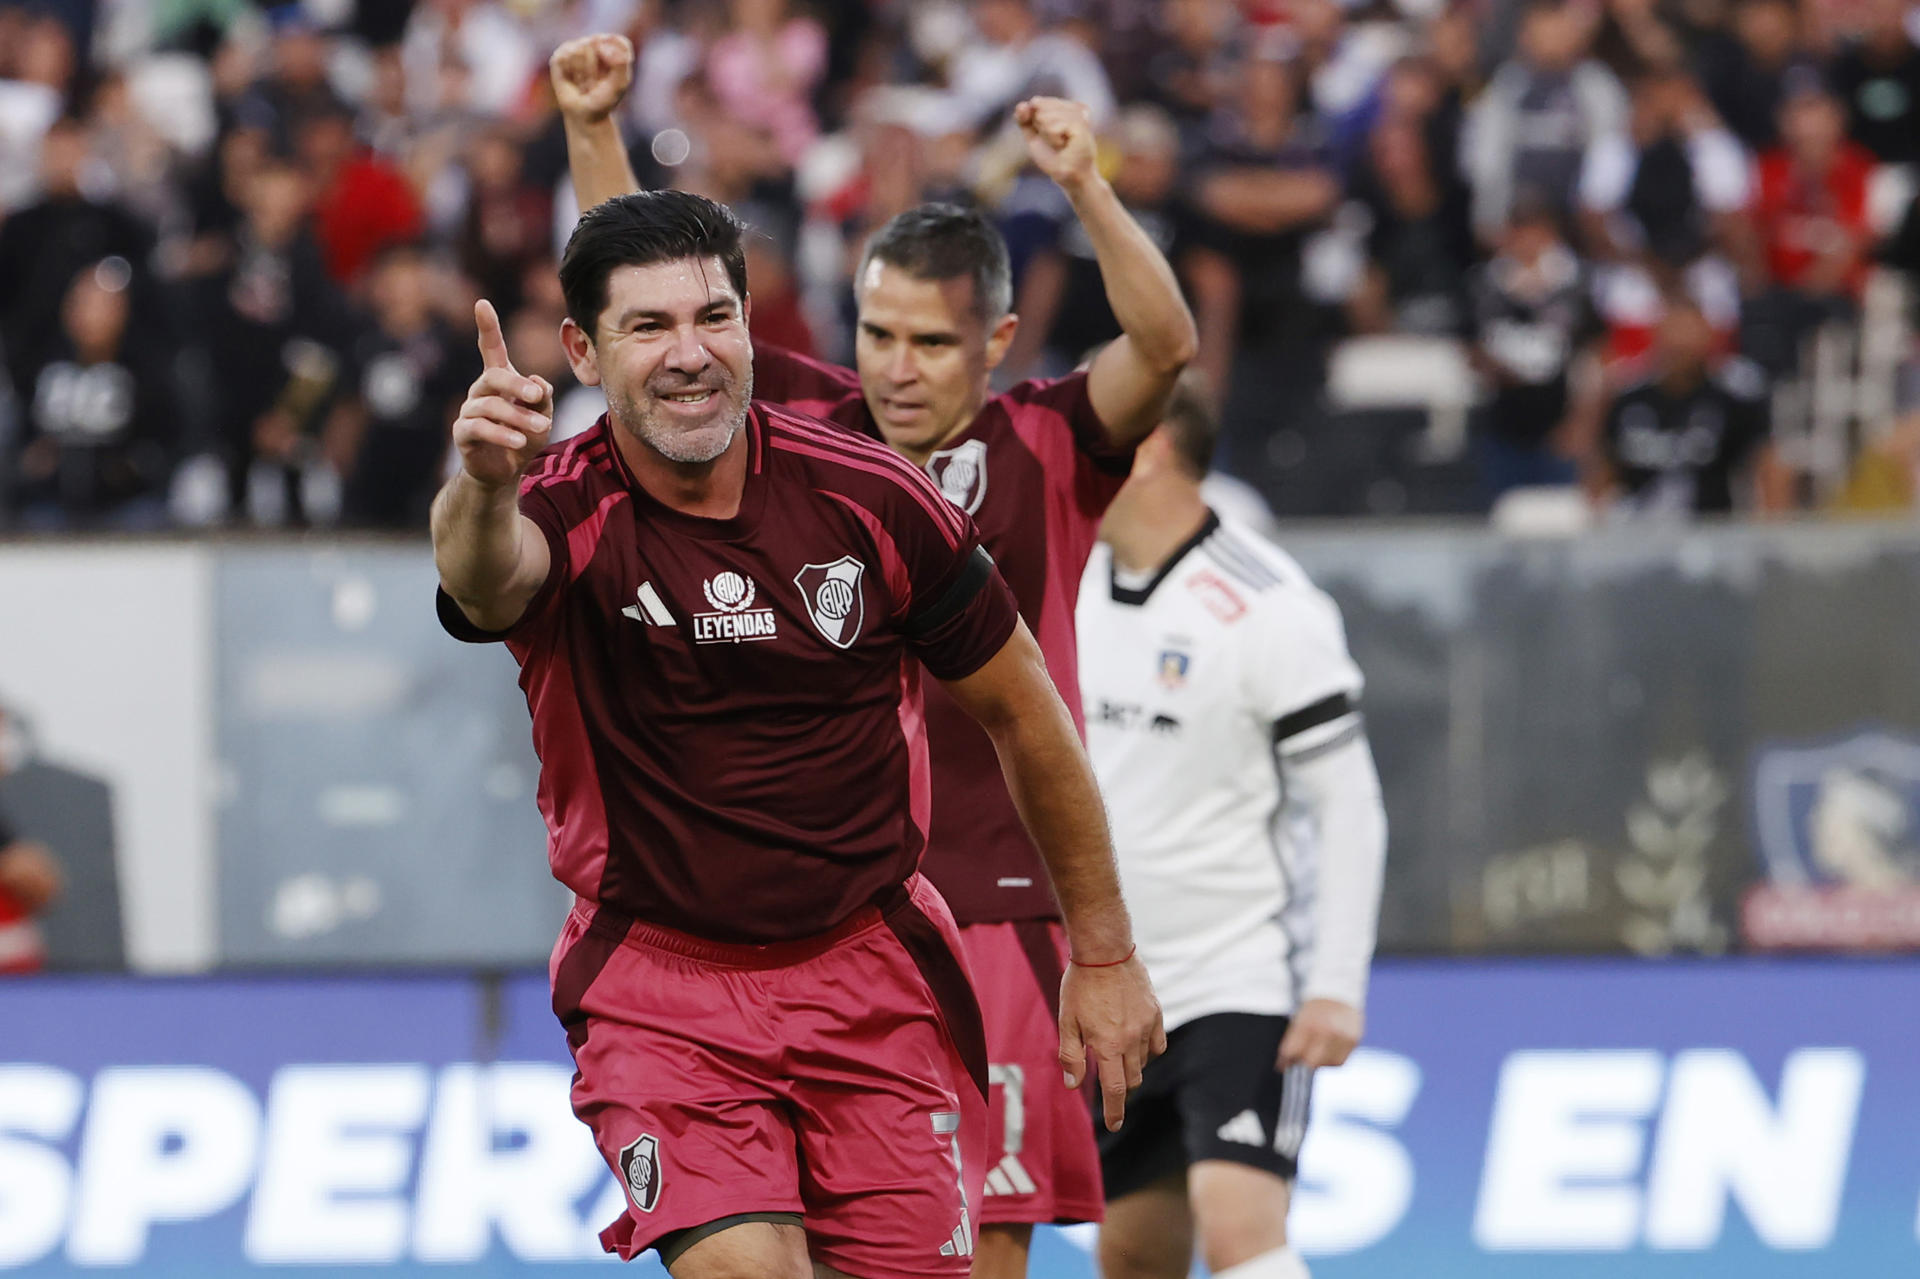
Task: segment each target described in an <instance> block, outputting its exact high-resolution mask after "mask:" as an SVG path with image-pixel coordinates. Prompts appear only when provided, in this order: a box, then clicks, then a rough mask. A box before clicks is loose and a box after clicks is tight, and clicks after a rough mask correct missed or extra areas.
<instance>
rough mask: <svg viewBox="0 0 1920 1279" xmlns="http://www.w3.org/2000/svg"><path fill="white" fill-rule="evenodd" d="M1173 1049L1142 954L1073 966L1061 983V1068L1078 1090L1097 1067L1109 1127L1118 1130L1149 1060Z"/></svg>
mask: <svg viewBox="0 0 1920 1279" xmlns="http://www.w3.org/2000/svg"><path fill="white" fill-rule="evenodd" d="M1166 1050H1167V1030H1166V1025H1165V1023H1164V1022H1163V1021H1162V1020H1161V1018H1160V1001H1159V1000H1158V999H1156V998H1154V995H1153V983H1152V982H1151V981H1150V980H1148V978H1147V968H1146V965H1145V964H1142V963H1141V962H1140V959H1139V957H1138V956H1137V955H1136V956H1134V957H1132V958H1130V959H1128V960H1127V962H1126V963H1124V964H1116V965H1114V966H1113V967H1111V968H1089V967H1085V966H1083V965H1079V964H1069V965H1068V966H1067V973H1066V976H1065V977H1063V978H1062V979H1061V981H1060V1067H1061V1069H1062V1070H1063V1071H1064V1072H1065V1074H1066V1081H1067V1087H1069V1088H1078V1087H1079V1086H1080V1085H1081V1084H1082V1083H1083V1082H1085V1080H1086V1078H1087V1067H1088V1066H1089V1065H1091V1066H1092V1067H1093V1068H1094V1070H1095V1071H1097V1072H1098V1074H1099V1076H1100V1096H1101V1108H1102V1110H1103V1111H1104V1113H1105V1117H1106V1122H1107V1130H1108V1131H1109V1132H1113V1131H1117V1130H1118V1129H1119V1127H1120V1119H1121V1116H1122V1115H1124V1114H1125V1113H1126V1109H1127V1094H1128V1093H1130V1092H1132V1091H1133V1090H1134V1089H1135V1088H1138V1087H1139V1086H1140V1078H1141V1072H1142V1071H1144V1070H1145V1069H1146V1068H1147V1063H1148V1062H1149V1061H1152V1060H1153V1059H1154V1058H1155V1057H1158V1056H1159V1055H1160V1054H1161V1053H1163V1052H1165V1051H1166Z"/></svg>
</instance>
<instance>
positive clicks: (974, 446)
mask: <svg viewBox="0 0 1920 1279" xmlns="http://www.w3.org/2000/svg"><path fill="white" fill-rule="evenodd" d="M927 474H928V475H931V476H932V477H933V482H934V483H935V484H938V485H939V486H940V492H941V495H942V496H944V497H945V498H946V499H947V500H948V501H949V502H952V503H953V504H954V505H955V506H957V507H959V508H960V509H961V510H963V511H965V512H966V513H967V514H968V515H972V514H973V513H974V512H975V511H977V510H979V509H980V501H981V499H982V498H984V497H986V495H987V442H986V441H985V440H968V441H967V442H966V443H965V444H962V445H959V446H958V447H956V448H950V449H941V450H940V451H939V452H938V453H935V454H934V455H933V456H932V457H930V458H928V459H927Z"/></svg>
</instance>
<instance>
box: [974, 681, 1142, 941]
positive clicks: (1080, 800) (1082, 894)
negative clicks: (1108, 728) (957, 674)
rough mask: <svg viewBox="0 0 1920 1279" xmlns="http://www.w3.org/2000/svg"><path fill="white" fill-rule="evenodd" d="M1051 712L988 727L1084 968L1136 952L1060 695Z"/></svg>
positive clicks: (1083, 758)
mask: <svg viewBox="0 0 1920 1279" xmlns="http://www.w3.org/2000/svg"><path fill="white" fill-rule="evenodd" d="M1050 700H1051V702H1052V707H1051V709H1049V710H1047V711H1044V712H1041V711H1036V712H1035V713H1030V714H1026V715H1021V716H1018V717H1015V718H1013V719H1011V720H1009V721H1008V722H1007V723H1006V724H1005V725H1002V726H998V727H994V728H989V729H988V732H989V734H990V735H991V736H992V737H993V744H994V748H995V749H996V750H998V751H999V753H1000V766H1001V770H1002V771H1003V772H1004V773H1005V774H1006V778H1007V790H1008V792H1009V793H1010V794H1011V795H1012V797H1013V804H1014V807H1015V808H1016V809H1017V810H1018V811H1019V813H1020V820H1021V821H1022V822H1024V823H1025V824H1026V827H1027V833H1028V834H1029V835H1031V836H1032V837H1033V842H1034V844H1035V845H1036V846H1037V847H1038V848H1039V850H1040V858H1041V860H1042V861H1043V862H1045V863H1046V867H1047V876H1048V878H1049V879H1051V880H1052V881H1053V894H1054V898H1055V900H1057V901H1058V902H1059V903H1060V914H1061V917H1062V918H1063V919H1064V921H1065V924H1066V930H1067V944H1068V948H1069V949H1070V950H1071V951H1072V953H1073V955H1074V956H1075V957H1076V958H1078V959H1081V960H1084V961H1086V962H1089V963H1104V962H1106V961H1108V960H1114V959H1119V958H1122V957H1123V956H1125V955H1126V954H1128V953H1129V952H1130V951H1131V950H1132V949H1133V924H1132V921H1131V920H1130V919H1129V918H1128V917H1127V908H1126V904H1125V903H1124V902H1123V901H1122V900H1121V897H1120V875H1119V872H1118V870H1116V869H1115V867H1114V864H1113V841H1112V839H1111V838H1110V837H1109V835H1108V833H1107V814H1106V808H1105V806H1104V805H1102V804H1101V802H1100V791H1099V787H1098V785H1097V784H1096V783H1095V781H1094V778H1093V768H1092V766H1091V765H1090V764H1089V763H1088V762H1087V754H1086V750H1085V749H1084V748H1083V747H1082V746H1081V745H1080V737H1079V734H1077V733H1076V732H1075V731H1074V728H1073V720H1072V719H1071V718H1070V717H1069V716H1068V715H1067V708H1066V707H1065V706H1064V705H1062V704H1061V702H1060V701H1059V699H1058V697H1053V698H1051V699H1050Z"/></svg>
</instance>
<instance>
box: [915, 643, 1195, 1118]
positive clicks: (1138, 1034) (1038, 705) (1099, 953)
mask: <svg viewBox="0 0 1920 1279" xmlns="http://www.w3.org/2000/svg"><path fill="white" fill-rule="evenodd" d="M944 686H945V688H946V690H947V692H948V693H950V694H952V696H953V698H954V700H955V701H957V702H958V703H959V704H960V706H961V708H962V709H964V710H965V711H966V712H967V713H968V714H970V715H972V716H973V718H974V719H975V720H977V721H978V722H979V724H980V726H981V727H982V728H984V729H985V730H986V731H987V735H988V736H989V737H991V738H992V739H993V745H994V749H995V750H996V751H998V752H999V755H1000V767H1001V769H1002V770H1003V771H1004V772H1005V774H1006V778H1007V790H1008V791H1009V793H1011V795H1012V796H1013V802H1014V806H1015V807H1016V808H1017V809H1019V811H1020V818H1021V820H1022V821H1023V822H1025V823H1026V827H1027V832H1028V834H1030V835H1032V836H1033V842H1034V844H1035V845H1037V846H1038V848H1039V850H1040V856H1041V858H1042V859H1043V860H1044V861H1045V862H1046V864H1047V873H1048V875H1049V876H1050V877H1051V878H1052V880H1053V891H1054V896H1055V897H1056V898H1057V899H1058V901H1059V903H1060V913H1061V916H1062V917H1063V919H1064V921H1065V924H1066V930H1067V942H1068V948H1069V951H1070V953H1071V956H1072V962H1071V963H1070V964H1069V965H1068V967H1067V975H1066V978H1065V980H1064V981H1063V982H1062V983H1061V987H1060V1065H1061V1067H1062V1068H1063V1069H1064V1071H1065V1072H1066V1076H1067V1085H1068V1087H1074V1088H1077V1087H1079V1085H1080V1083H1081V1081H1082V1080H1084V1079H1085V1078H1086V1077H1087V1065H1088V1064H1089V1062H1091V1064H1092V1065H1094V1066H1095V1067H1096V1068H1097V1069H1098V1071H1099V1074H1100V1091H1101V1093H1102V1095H1103V1100H1104V1108H1105V1111H1106V1121H1107V1127H1108V1128H1110V1129H1113V1128H1118V1127H1119V1126H1120V1118H1121V1114H1122V1112H1123V1111H1124V1110H1125V1107H1126V1099H1127V1093H1128V1091H1129V1090H1131V1089H1133V1088H1136V1087H1138V1086H1139V1084H1140V1072H1141V1071H1142V1070H1143V1069H1145V1067H1146V1064H1147V1062H1148V1061H1149V1060H1151V1059H1152V1058H1154V1057H1156V1056H1158V1055H1159V1054H1160V1053H1162V1052H1164V1051H1166V1047H1167V1036H1166V1031H1165V1029H1164V1028H1163V1026H1162V1024H1161V1019H1160V1004H1159V1001H1158V1000H1156V999H1155V998H1154V996H1153V986H1152V984H1151V983H1150V982H1149V981H1148V980H1147V970H1146V968H1145V966H1143V965H1142V964H1141V962H1140V960H1139V959H1138V958H1137V957H1136V956H1135V955H1134V946H1133V926H1132V924H1131V922H1130V921H1129V920H1128V918H1127V908H1126V904H1125V903H1124V902H1123V901H1121V899H1120V877H1119V874H1118V872H1117V871H1116V870H1115V869H1114V864H1113V845H1112V841H1111V840H1110V839H1109V838H1108V835H1107V817H1106V809H1105V808H1104V807H1103V806H1102V804H1101V802H1100V792H1099V789H1098V788H1097V786H1096V785H1095V783H1094V780H1093V769H1092V767H1091V766H1090V765H1089V764H1088V763H1087V754H1086V751H1085V749H1084V748H1083V747H1082V746H1081V744H1080V736H1079V734H1078V733H1076V732H1075V731H1074V727H1073V719H1072V717H1071V716H1070V715H1068V713H1067V708H1066V705H1065V703H1063V702H1062V701H1061V700H1060V694H1059V692H1058V691H1057V690H1056V689H1055V688H1054V686H1053V681H1052V680H1050V679H1048V678H1047V668H1046V662H1045V660H1044V659H1043V658H1042V657H1041V655H1040V646H1039V645H1038V644H1036V643H1035V642H1034V639H1033V635H1032V634H1031V633H1030V632H1029V631H1028V630H1027V628H1026V624H1025V623H1024V622H1023V623H1021V624H1019V625H1018V626H1016V627H1015V628H1014V631H1013V635H1012V637H1011V638H1010V639H1009V640H1008V641H1007V643H1006V644H1005V646H1004V647H1002V648H1001V650H1000V651H999V653H997V654H996V655H994V656H993V657H992V658H990V659H988V661H987V663H986V665H984V666H982V667H981V668H980V669H979V670H977V671H975V672H974V673H973V674H971V675H968V676H965V677H964V678H961V679H956V680H948V681H945V684H944Z"/></svg>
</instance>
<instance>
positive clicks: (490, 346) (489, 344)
mask: <svg viewBox="0 0 1920 1279" xmlns="http://www.w3.org/2000/svg"><path fill="white" fill-rule="evenodd" d="M473 322H474V324H475V325H477V326H478V328H479V330H480V362H481V364H482V365H484V366H485V367H487V368H490V369H511V368H513V361H512V360H510V359H508V358H507V336H506V334H504V333H502V332H501V331H500V313H499V312H497V311H495V310H494V309H493V303H491V302H489V301H487V300H486V299H485V298H481V299H480V300H479V301H478V302H475V303H474V304H473Z"/></svg>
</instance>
